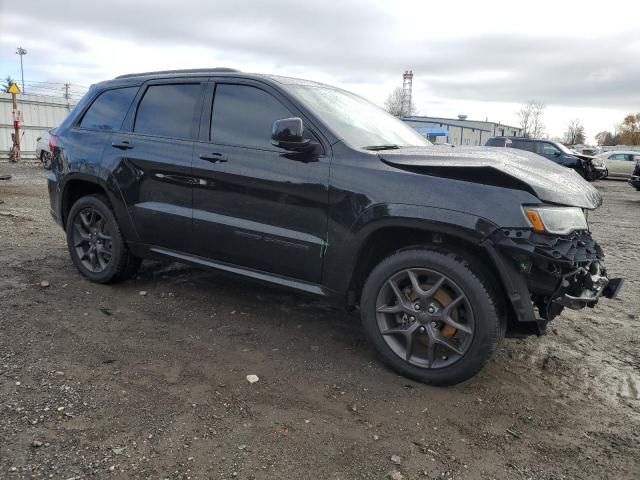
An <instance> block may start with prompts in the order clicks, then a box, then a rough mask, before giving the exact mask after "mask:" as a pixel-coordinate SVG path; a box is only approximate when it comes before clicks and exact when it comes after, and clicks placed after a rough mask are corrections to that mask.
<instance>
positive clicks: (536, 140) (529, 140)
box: [489, 135, 551, 142]
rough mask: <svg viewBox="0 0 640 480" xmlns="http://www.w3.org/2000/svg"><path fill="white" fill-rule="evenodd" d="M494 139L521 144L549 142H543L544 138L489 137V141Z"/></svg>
mask: <svg viewBox="0 0 640 480" xmlns="http://www.w3.org/2000/svg"><path fill="white" fill-rule="evenodd" d="M494 139H499V140H504V139H508V140H519V141H521V142H550V141H551V140H545V139H544V138H525V137H507V136H504V135H500V136H497V137H491V138H490V139H489V140H494Z"/></svg>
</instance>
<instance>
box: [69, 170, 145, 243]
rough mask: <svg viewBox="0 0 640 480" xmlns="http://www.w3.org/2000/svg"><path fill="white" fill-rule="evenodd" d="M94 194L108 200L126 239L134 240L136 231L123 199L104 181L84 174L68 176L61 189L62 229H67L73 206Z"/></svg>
mask: <svg viewBox="0 0 640 480" xmlns="http://www.w3.org/2000/svg"><path fill="white" fill-rule="evenodd" d="M94 194H100V195H103V196H104V197H106V198H107V200H108V201H109V204H110V206H111V208H112V209H113V213H114V215H115V217H116V220H117V221H118V225H119V226H120V229H121V230H122V232H123V234H124V235H125V239H130V238H132V237H131V235H135V230H134V228H133V224H132V222H131V219H130V217H129V214H128V212H127V210H126V207H124V205H123V202H122V200H121V198H119V197H118V194H117V193H114V192H113V191H112V189H111V188H109V186H108V184H107V182H106V181H105V180H104V179H102V178H100V177H96V176H93V175H88V174H84V173H74V174H71V175H67V178H66V179H65V182H64V184H63V186H62V188H61V200H60V202H61V203H60V216H61V218H60V220H61V222H62V227H63V228H65V229H66V224H67V220H68V215H69V212H70V211H71V207H72V206H73V204H74V203H75V202H77V201H78V200H79V199H80V198H82V197H84V196H87V195H94ZM134 238H137V236H136V237H134Z"/></svg>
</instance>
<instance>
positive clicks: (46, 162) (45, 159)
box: [40, 150, 51, 170]
mask: <svg viewBox="0 0 640 480" xmlns="http://www.w3.org/2000/svg"><path fill="white" fill-rule="evenodd" d="M40 161H42V167H43V168H44V169H45V170H51V154H50V153H49V152H45V151H44V150H43V151H42V153H41V154H40Z"/></svg>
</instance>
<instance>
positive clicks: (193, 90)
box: [105, 78, 206, 251]
mask: <svg viewBox="0 0 640 480" xmlns="http://www.w3.org/2000/svg"><path fill="white" fill-rule="evenodd" d="M205 88H206V79H204V80H203V79H191V78H189V79H179V80H176V79H171V80H160V81H150V82H147V83H145V84H144V85H143V86H142V88H141V89H140V93H139V95H138V98H137V103H136V108H135V109H133V110H132V112H131V113H130V116H129V118H128V123H129V131H128V132H126V133H125V132H122V133H119V134H117V135H114V136H113V139H112V142H111V143H110V144H109V145H108V146H107V147H106V149H105V156H106V155H107V154H108V155H109V156H110V157H111V160H112V161H113V162H114V163H116V164H118V168H117V171H116V178H117V181H118V183H119V185H120V188H121V190H122V192H123V195H124V197H125V201H126V203H127V205H128V207H129V212H130V214H131V217H132V218H133V221H134V224H135V227H136V230H137V233H138V236H139V237H140V240H141V242H142V243H144V244H148V245H156V246H162V247H166V248H169V249H172V250H178V251H189V249H190V242H189V237H190V235H191V230H192V216H193V204H192V189H193V176H192V172H191V163H192V157H193V147H194V139H195V138H196V137H197V134H198V128H199V120H200V113H201V109H202V99H203V96H204V91H205Z"/></svg>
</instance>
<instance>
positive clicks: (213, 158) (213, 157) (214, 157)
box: [200, 153, 227, 163]
mask: <svg viewBox="0 0 640 480" xmlns="http://www.w3.org/2000/svg"><path fill="white" fill-rule="evenodd" d="M200 158H201V159H202V160H206V161H207V162H211V163H224V162H226V161H227V157H225V156H224V155H222V154H221V153H201V154H200Z"/></svg>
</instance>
